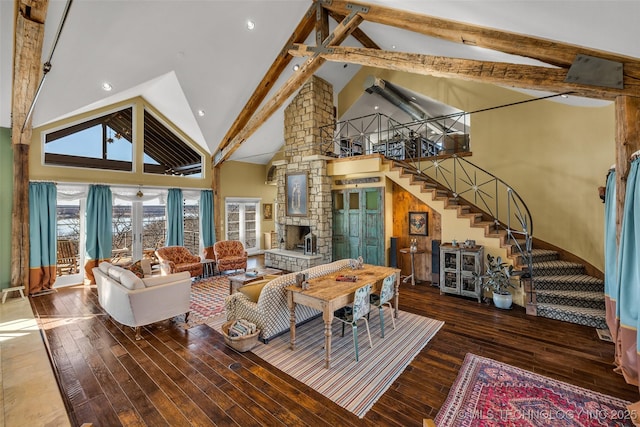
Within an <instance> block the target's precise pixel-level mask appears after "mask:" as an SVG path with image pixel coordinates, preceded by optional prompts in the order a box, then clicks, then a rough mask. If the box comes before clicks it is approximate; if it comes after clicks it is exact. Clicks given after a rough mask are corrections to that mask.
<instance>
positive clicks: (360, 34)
mask: <svg viewBox="0 0 640 427" xmlns="http://www.w3.org/2000/svg"><path fill="white" fill-rule="evenodd" d="M325 11H327V10H326V9H325ZM327 12H328V14H329V16H330V17H331V18H333V19H334V20H335V21H336V22H342V20H343V19H344V18H345V16H344V15H342V14H340V13H336V12H332V11H327ZM351 36H352V37H353V38H354V39H356V40H358V42H359V43H360V44H361V45H362V47H366V48H369V49H380V46H378V44H377V43H376V42H374V41H373V40H372V39H371V38H370V37H369V36H367V35H366V34H365V32H364V31H362V30H361V29H360V28H356V29H355V30H353V32H352V33H351Z"/></svg>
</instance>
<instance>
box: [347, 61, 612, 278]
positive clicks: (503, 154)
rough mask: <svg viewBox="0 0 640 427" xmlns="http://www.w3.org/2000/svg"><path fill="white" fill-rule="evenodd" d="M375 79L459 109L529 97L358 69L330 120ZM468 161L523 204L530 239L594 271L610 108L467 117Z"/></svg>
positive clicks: (545, 104)
mask: <svg viewBox="0 0 640 427" xmlns="http://www.w3.org/2000/svg"><path fill="white" fill-rule="evenodd" d="M370 74H373V75H376V76H378V77H380V78H383V79H385V80H388V81H389V82H392V83H395V84H397V85H399V86H402V87H405V88H407V89H410V90H413V91H415V92H418V93H422V94H424V95H426V96H428V97H431V98H433V99H437V100H439V101H441V102H444V103H446V104H449V105H452V106H454V107H457V108H459V109H461V110H464V111H476V110H480V109H483V108H488V107H494V106H499V105H505V104H509V103H513V102H518V101H523V100H527V99H532V97H530V96H528V95H525V94H522V93H519V92H515V91H513V90H509V89H506V88H502V87H498V86H494V85H489V84H482V83H474V82H466V81H462V80H456V79H445V78H436V77H430V76H420V75H415V74H409V73H402V72H395V71H390V70H379V69H372V68H366V67H365V68H363V69H362V70H360V71H359V72H358V73H357V74H356V75H355V76H354V78H353V79H352V80H351V82H349V84H348V85H347V86H345V88H344V89H343V90H342V91H341V92H340V94H339V96H338V105H339V109H338V117H340V114H342V112H344V111H346V110H347V109H348V108H349V106H350V105H352V104H353V102H355V101H356V100H357V99H358V97H360V96H362V94H363V82H364V79H365V78H366V77H367V76H368V75H370ZM471 150H472V151H473V156H472V157H471V158H469V160H470V161H471V162H473V163H475V164H477V165H479V166H480V167H482V168H484V169H486V170H488V171H491V172H493V173H494V174H495V175H496V176H498V177H500V178H502V179H503V180H504V181H506V182H507V183H509V184H510V185H511V186H512V187H513V188H514V189H515V190H516V191H517V192H518V193H519V194H520V195H521V196H522V198H523V199H524V200H525V203H526V204H527V205H528V207H529V209H530V210H531V214H532V217H533V222H534V232H533V234H534V237H538V238H540V239H542V240H544V241H547V242H549V243H551V244H553V245H556V246H558V247H560V248H563V249H565V250H567V251H569V252H571V253H573V254H575V255H577V256H579V257H581V258H583V259H584V260H586V261H587V262H589V263H591V264H592V265H594V266H595V267H597V268H599V269H600V270H602V269H603V268H604V253H603V241H604V236H603V234H604V232H603V229H604V226H603V224H604V208H603V204H602V203H601V201H600V199H599V198H598V193H597V188H598V186H600V185H604V184H605V176H606V173H607V170H608V169H609V167H610V166H611V165H612V164H613V163H614V162H615V112H614V106H613V104H609V105H607V106H603V107H597V108H596V107H575V106H568V105H565V104H561V103H558V102H555V101H535V102H529V103H526V104H520V105H516V106H511V107H506V108H501V109H496V110H492V111H487V112H483V113H478V114H474V115H472V116H471Z"/></svg>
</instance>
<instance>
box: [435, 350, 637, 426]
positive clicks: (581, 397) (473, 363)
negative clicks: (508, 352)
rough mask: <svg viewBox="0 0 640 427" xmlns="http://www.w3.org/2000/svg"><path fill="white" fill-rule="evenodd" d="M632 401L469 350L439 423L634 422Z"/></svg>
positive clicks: (594, 424)
mask: <svg viewBox="0 0 640 427" xmlns="http://www.w3.org/2000/svg"><path fill="white" fill-rule="evenodd" d="M629 403H630V402H627V401H624V400H622V399H618V398H615V397H612V396H607V395H604V394H601V393H597V392H594V391H591V390H587V389H584V388H581V387H577V386H574V385H571V384H567V383H564V382H562V381H558V380H554V379H552V378H548V377H544V376H542V375H538V374H534V373H532V372H529V371H525V370H523V369H520V368H516V367H515V366H511V365H507V364H504V363H500V362H497V361H495V360H492V359H487V358H485V357H480V356H476V355H474V354H471V353H467V356H466V357H465V360H464V364H463V365H462V368H461V369H460V372H459V373H458V378H456V381H455V383H454V384H453V386H452V387H451V390H450V391H449V395H448V396H447V400H446V401H445V403H444V405H443V406H442V408H441V409H440V412H438V415H437V416H436V418H435V420H434V421H435V423H436V425H437V426H439V427H441V426H455V427H466V426H483V427H485V426H486V427H489V426H563V427H564V426H576V427H577V426H580V427H582V426H633V423H632V421H631V418H630V416H629V411H628V410H627V408H626V406H627V405H628V404H629Z"/></svg>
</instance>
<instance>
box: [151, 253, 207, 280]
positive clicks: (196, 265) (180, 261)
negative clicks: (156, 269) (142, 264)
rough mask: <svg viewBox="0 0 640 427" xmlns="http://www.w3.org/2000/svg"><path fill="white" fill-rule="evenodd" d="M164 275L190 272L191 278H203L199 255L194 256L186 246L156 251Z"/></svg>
mask: <svg viewBox="0 0 640 427" xmlns="http://www.w3.org/2000/svg"><path fill="white" fill-rule="evenodd" d="M156 257H158V261H159V262H160V271H161V272H162V274H163V275H166V274H173V273H180V272H181V271H188V272H189V273H190V274H191V277H196V276H202V263H201V262H200V257H199V256H198V255H193V254H192V253H191V252H189V249H187V248H185V247H184V246H165V247H163V248H158V249H156Z"/></svg>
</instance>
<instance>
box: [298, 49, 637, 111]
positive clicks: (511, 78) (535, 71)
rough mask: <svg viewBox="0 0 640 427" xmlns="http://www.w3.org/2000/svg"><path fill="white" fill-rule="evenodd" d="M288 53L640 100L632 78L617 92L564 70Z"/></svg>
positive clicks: (413, 56) (407, 56)
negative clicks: (578, 80) (577, 80)
mask: <svg viewBox="0 0 640 427" xmlns="http://www.w3.org/2000/svg"><path fill="white" fill-rule="evenodd" d="M289 53H290V54H291V55H293V56H309V55H315V54H317V55H320V57H322V58H324V59H326V60H328V61H332V62H347V63H351V64H358V65H365V66H370V67H376V68H383V69H387V70H397V71H406V72H409V73H414V74H423V75H429V76H434V77H447V78H457V79H461V80H469V81H476V82H482V83H491V84H498V85H506V86H512V87H517V88H522V89H535V90H544V91H550V92H556V93H565V92H572V94H574V95H577V96H584V97H588V98H598V99H610V100H614V99H615V98H616V97H618V96H621V95H627V96H640V81H638V80H637V79H634V78H631V77H629V76H625V77H624V89H614V88H608V87H600V86H587V85H580V84H574V83H566V82H565V81H564V79H565V77H566V75H567V70H566V69H563V68H551V67H539V66H534V65H521V64H509V63H505V62H487V61H476V60H471V59H459V58H447V57H442V56H431V55H422V54H418V53H404V52H396V51H386V50H378V49H365V48H354V47H342V46H334V47H331V48H330V49H327V50H326V51H321V52H318V50H317V49H316V48H315V47H314V46H306V45H294V47H293V48H292V49H291V50H290V51H289Z"/></svg>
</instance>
